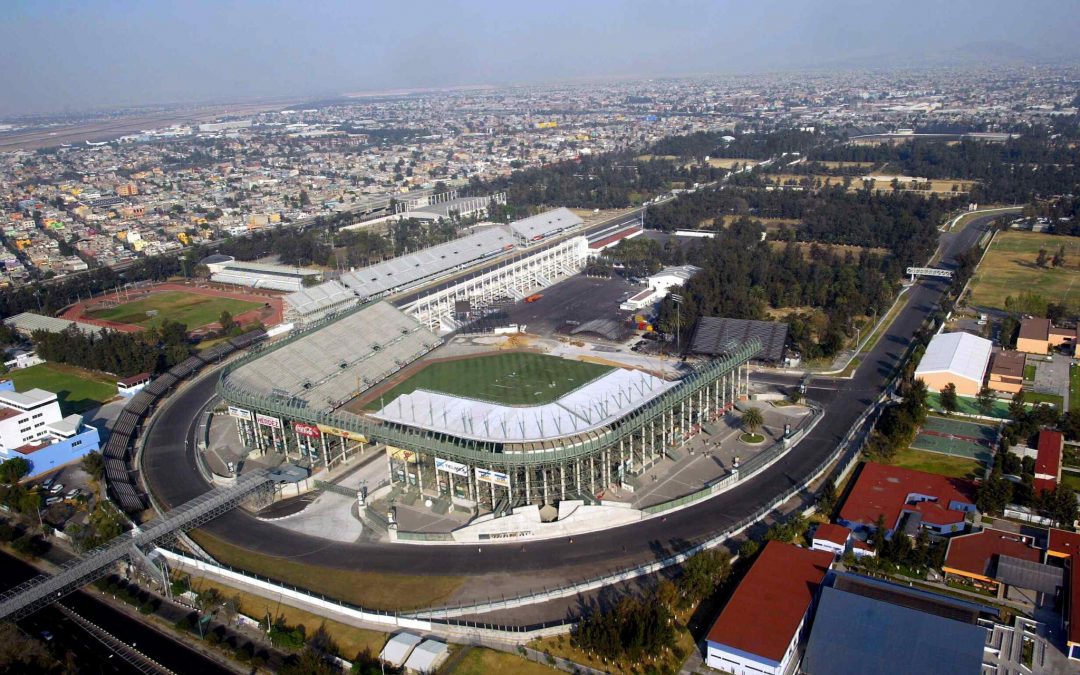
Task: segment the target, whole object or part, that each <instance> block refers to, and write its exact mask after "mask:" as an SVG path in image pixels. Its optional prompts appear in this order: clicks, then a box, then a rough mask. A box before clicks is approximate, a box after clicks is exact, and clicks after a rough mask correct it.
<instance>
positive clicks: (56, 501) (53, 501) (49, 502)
mask: <svg viewBox="0 0 1080 675" xmlns="http://www.w3.org/2000/svg"><path fill="white" fill-rule="evenodd" d="M62 501H64V498H63V497H49V498H48V499H46V500H45V506H52V505H53V504H59V503H60V502H62Z"/></svg>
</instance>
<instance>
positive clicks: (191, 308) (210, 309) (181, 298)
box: [88, 291, 263, 329]
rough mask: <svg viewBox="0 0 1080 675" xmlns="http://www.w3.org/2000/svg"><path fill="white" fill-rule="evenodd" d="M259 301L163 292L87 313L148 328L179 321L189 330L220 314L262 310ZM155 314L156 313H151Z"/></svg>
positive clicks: (213, 320)
mask: <svg viewBox="0 0 1080 675" xmlns="http://www.w3.org/2000/svg"><path fill="white" fill-rule="evenodd" d="M262 305H263V303H261V302H252V301H249V300H236V299H234V298H222V297H217V296H211V295H201V294H199V293H185V292H183V291H162V292H161V293H153V294H151V295H149V296H147V297H145V298H142V299H140V300H132V301H131V302H124V303H121V304H119V305H117V306H116V307H110V308H108V309H99V310H95V311H93V312H90V313H89V314H88V316H89V317H90V318H93V319H101V320H104V321H113V322H115V323H126V324H130V325H133V326H142V327H143V328H151V327H154V326H157V325H159V324H160V323H161V322H162V321H163V320H165V319H172V320H173V321H179V322H180V323H182V324H184V325H185V326H187V327H188V328H189V329H191V328H198V327H199V326H205V325H206V324H208V323H214V322H215V321H217V320H218V318H219V317H220V316H221V313H222V312H223V311H228V312H229V313H230V314H232V315H233V316H236V315H237V314H242V313H244V312H247V311H250V310H253V309H258V308H259V307H262ZM153 312H156V314H152V313H153Z"/></svg>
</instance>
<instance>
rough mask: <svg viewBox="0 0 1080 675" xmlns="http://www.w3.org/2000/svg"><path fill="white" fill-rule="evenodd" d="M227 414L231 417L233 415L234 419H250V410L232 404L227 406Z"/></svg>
mask: <svg viewBox="0 0 1080 675" xmlns="http://www.w3.org/2000/svg"><path fill="white" fill-rule="evenodd" d="M229 415H231V416H232V417H235V418H236V419H240V420H247V421H248V422H250V421H251V411H250V410H244V409H243V408H237V407H236V406H234V405H231V406H229Z"/></svg>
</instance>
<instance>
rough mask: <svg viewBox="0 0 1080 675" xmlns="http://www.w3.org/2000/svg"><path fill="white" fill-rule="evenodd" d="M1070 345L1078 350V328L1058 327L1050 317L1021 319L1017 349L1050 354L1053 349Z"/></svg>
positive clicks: (1029, 352)
mask: <svg viewBox="0 0 1080 675" xmlns="http://www.w3.org/2000/svg"><path fill="white" fill-rule="evenodd" d="M1062 345H1068V346H1069V347H1070V348H1071V350H1070V351H1072V352H1074V355H1075V352H1076V348H1077V344H1076V329H1075V328H1058V327H1056V326H1054V325H1053V324H1052V323H1051V322H1050V319H1044V318H1041V317H1029V318H1026V319H1023V320H1021V322H1020V333H1019V334H1018V335H1017V338H1016V350H1017V351H1020V352H1026V353H1028V354H1049V353H1050V352H1051V350H1053V349H1054V348H1056V347H1060V346H1062Z"/></svg>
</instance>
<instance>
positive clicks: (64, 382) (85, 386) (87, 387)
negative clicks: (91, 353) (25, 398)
mask: <svg viewBox="0 0 1080 675" xmlns="http://www.w3.org/2000/svg"><path fill="white" fill-rule="evenodd" d="M7 377H9V378H11V380H12V381H13V382H14V383H15V389H16V390H17V391H26V390H27V389H33V388H35V387H36V388H38V389H44V390H46V391H52V392H56V396H57V398H58V399H59V400H60V409H61V410H62V411H63V412H64V414H70V413H78V412H83V411H84V410H86V409H88V408H92V407H94V406H96V405H98V404H99V403H104V402H105V401H108V400H110V399H112V398H113V397H115V396H116V379H115V378H112V377H109V376H108V375H102V374H101V373H95V372H92V371H89V370H83V369H82V368H76V367H74V366H68V365H64V364H62V363H42V364H39V365H36V366H31V367H29V368H23V369H22V370H13V371H12V372H10V373H8V375H7Z"/></svg>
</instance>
